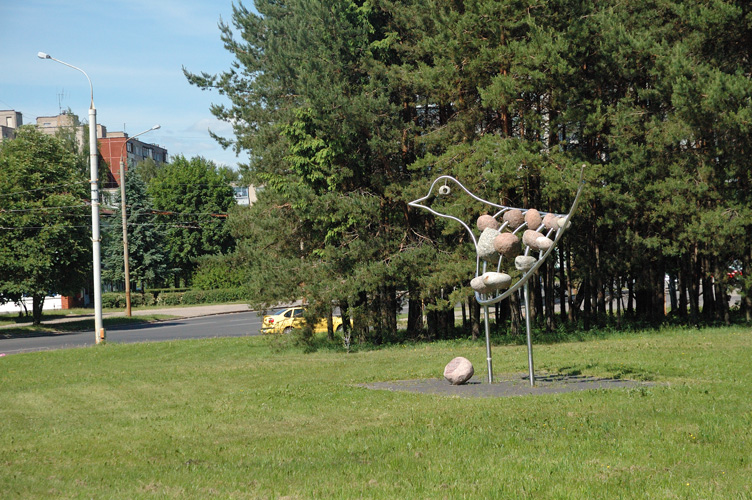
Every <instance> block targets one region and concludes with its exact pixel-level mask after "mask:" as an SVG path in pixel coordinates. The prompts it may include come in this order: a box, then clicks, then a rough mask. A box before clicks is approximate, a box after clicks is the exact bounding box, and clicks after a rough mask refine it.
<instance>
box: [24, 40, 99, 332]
mask: <svg viewBox="0 0 752 500" xmlns="http://www.w3.org/2000/svg"><path fill="white" fill-rule="evenodd" d="M37 57H39V58H40V59H51V60H53V61H55V62H58V63H60V64H62V65H64V66H68V67H69V68H73V69H75V70H77V71H80V72H81V73H83V74H84V76H85V77H86V79H87V80H88V81H89V90H90V92H91V103H90V104H89V160H90V164H91V167H90V175H91V181H90V184H91V242H92V249H93V254H94V255H93V260H94V338H95V340H96V343H97V344H99V343H100V342H102V341H104V340H105V336H106V333H105V331H104V327H103V325H102V261H101V258H100V243H101V241H102V239H101V237H100V236H99V186H98V182H97V179H98V175H99V174H98V172H97V171H98V164H97V110H96V108H95V107H94V87H93V86H92V84H91V78H89V75H87V74H86V72H85V71H84V70H82V69H81V68H77V67H76V66H73V65H72V64H68V63H67V62H63V61H61V60H59V59H55V58H54V57H52V56H50V55H49V54H45V53H44V52H39V53H38V54H37Z"/></svg>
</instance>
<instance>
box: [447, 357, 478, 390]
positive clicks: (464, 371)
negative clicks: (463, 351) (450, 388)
mask: <svg viewBox="0 0 752 500" xmlns="http://www.w3.org/2000/svg"><path fill="white" fill-rule="evenodd" d="M474 373H475V370H474V369H473V364H472V363H471V362H470V360H469V359H467V358H463V357H462V356H457V357H456V358H454V359H453V360H451V361H450V362H449V363H448V364H447V365H446V367H444V378H445V379H447V380H448V381H449V383H450V384H452V385H462V384H464V383H466V382H467V381H468V380H470V379H471V378H472V376H473V374H474Z"/></svg>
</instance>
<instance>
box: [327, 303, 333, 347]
mask: <svg viewBox="0 0 752 500" xmlns="http://www.w3.org/2000/svg"><path fill="white" fill-rule="evenodd" d="M326 338H327V340H329V341H330V342H332V341H334V319H333V318H332V308H331V307H330V308H329V312H328V314H327V315H326Z"/></svg>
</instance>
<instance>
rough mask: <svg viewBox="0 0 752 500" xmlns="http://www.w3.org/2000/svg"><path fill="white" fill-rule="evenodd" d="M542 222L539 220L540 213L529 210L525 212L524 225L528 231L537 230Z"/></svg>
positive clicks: (532, 209)
mask: <svg viewBox="0 0 752 500" xmlns="http://www.w3.org/2000/svg"><path fill="white" fill-rule="evenodd" d="M542 222H543V219H541V216H540V212H538V211H537V210H536V209H534V208H531V209H530V210H528V211H527V212H525V223H527V227H528V228H529V229H538V228H539V227H540V225H541V223H542Z"/></svg>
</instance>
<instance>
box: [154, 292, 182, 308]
mask: <svg viewBox="0 0 752 500" xmlns="http://www.w3.org/2000/svg"><path fill="white" fill-rule="evenodd" d="M184 293H186V292H162V293H160V294H159V297H157V305H160V306H179V305H180V304H182V303H183V294H184Z"/></svg>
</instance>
